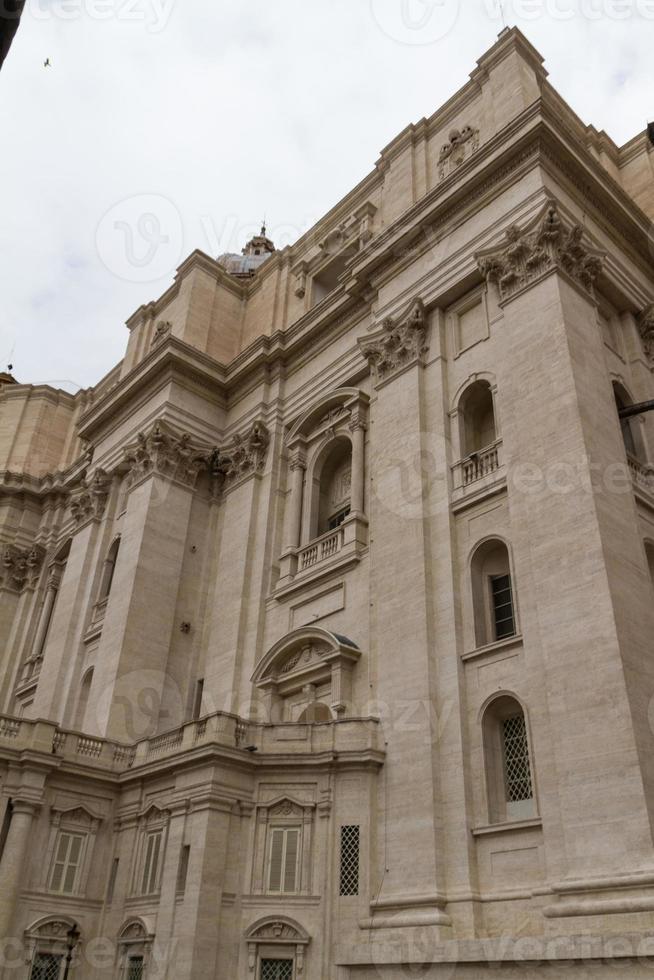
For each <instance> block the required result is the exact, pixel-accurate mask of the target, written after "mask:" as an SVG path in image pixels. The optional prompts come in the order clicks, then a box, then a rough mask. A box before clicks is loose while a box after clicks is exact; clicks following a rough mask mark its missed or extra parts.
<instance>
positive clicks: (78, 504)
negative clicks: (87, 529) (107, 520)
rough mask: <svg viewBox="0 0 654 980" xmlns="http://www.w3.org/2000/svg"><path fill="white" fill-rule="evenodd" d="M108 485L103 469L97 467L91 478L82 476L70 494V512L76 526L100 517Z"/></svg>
mask: <svg viewBox="0 0 654 980" xmlns="http://www.w3.org/2000/svg"><path fill="white" fill-rule="evenodd" d="M110 485H111V480H110V478H109V476H108V475H107V474H106V473H105V471H104V470H103V469H97V470H96V471H95V473H94V474H93V478H92V479H91V480H87V479H86V477H85V476H83V477H82V479H81V480H80V482H79V483H78V485H77V487H75V489H74V490H73V491H72V492H71V495H70V512H71V514H72V515H73V520H74V521H75V524H76V525H77V527H78V528H79V527H81V526H82V525H83V524H86V522H87V521H91V520H99V519H100V518H101V517H102V515H103V514H104V508H105V506H106V503H107V497H108V496H109V488H110Z"/></svg>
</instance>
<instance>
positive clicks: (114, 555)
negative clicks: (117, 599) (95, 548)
mask: <svg viewBox="0 0 654 980" xmlns="http://www.w3.org/2000/svg"><path fill="white" fill-rule="evenodd" d="M119 548H120V537H118V538H115V540H114V541H113V542H112V544H111V547H110V548H109V551H108V553H107V557H106V558H105V560H104V565H103V568H102V578H101V579H100V592H99V594H98V602H104V601H105V599H108V598H109V593H110V592H111V585H112V583H113V580H114V572H115V570H116V561H117V559H118V550H119Z"/></svg>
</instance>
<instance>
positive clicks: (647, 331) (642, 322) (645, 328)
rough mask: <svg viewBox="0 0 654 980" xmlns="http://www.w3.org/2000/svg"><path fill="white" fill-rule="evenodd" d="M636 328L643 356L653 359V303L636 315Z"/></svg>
mask: <svg viewBox="0 0 654 980" xmlns="http://www.w3.org/2000/svg"><path fill="white" fill-rule="evenodd" d="M638 330H639V332H640V339H641V340H642V342H643V350H644V351H645V356H646V357H647V358H648V360H650V361H654V303H652V304H651V306H648V307H647V309H645V310H643V312H642V313H641V314H640V316H639V317H638Z"/></svg>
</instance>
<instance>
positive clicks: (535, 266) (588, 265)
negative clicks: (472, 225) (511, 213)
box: [477, 201, 605, 300]
mask: <svg viewBox="0 0 654 980" xmlns="http://www.w3.org/2000/svg"><path fill="white" fill-rule="evenodd" d="M583 236H584V229H583V228H582V227H581V225H574V226H573V227H572V228H570V229H569V230H566V229H565V228H564V226H563V223H562V221H561V218H560V216H559V212H558V207H557V205H556V203H555V202H554V201H550V202H549V204H548V205H547V208H546V212H545V216H544V217H543V218H542V220H541V221H540V222H539V224H538V226H537V227H536V229H535V230H533V231H528V230H526V229H520V228H518V226H517V225H511V226H510V227H509V228H508V229H507V231H506V239H505V242H504V244H503V245H502V246H501V247H500V248H499V249H497V250H495V251H491V252H487V253H485V254H481V255H479V256H477V260H478V263H479V269H480V271H481V272H482V274H483V275H484V276H485V277H486V279H487V280H488V281H489V282H494V283H496V284H497V287H498V289H499V293H500V299H501V300H508V299H510V298H511V296H513V295H514V294H515V293H517V292H518V291H519V290H520V289H522V288H523V287H524V286H527V285H529V283H530V282H532V281H533V280H535V279H537V278H538V277H539V276H540V275H542V274H543V273H545V272H548V271H549V270H550V269H554V268H557V267H558V268H559V269H563V270H564V271H565V272H567V273H568V275H569V276H571V277H572V278H573V279H575V280H576V281H577V282H578V283H580V285H582V286H583V287H584V288H585V289H586V290H588V292H589V293H590V294H591V295H593V285H594V283H595V280H596V279H597V277H598V276H599V274H600V272H601V271H602V264H603V261H604V257H605V256H604V255H603V253H601V252H598V251H596V250H594V249H591V248H589V247H588V246H587V245H586V244H585V243H584V241H583Z"/></svg>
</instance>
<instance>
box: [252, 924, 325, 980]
mask: <svg viewBox="0 0 654 980" xmlns="http://www.w3.org/2000/svg"><path fill="white" fill-rule="evenodd" d="M245 942H246V944H247V949H248V970H249V972H250V973H251V974H254V975H255V976H256V974H255V970H258V967H259V963H260V962H261V960H262V959H292V960H293V962H294V967H295V975H296V978H299V977H301V976H302V974H303V973H304V961H305V957H306V950H307V946H308V945H309V943H310V942H311V936H310V935H309V933H308V932H307V931H306V930H305V929H303V928H302V926H301V925H300V924H299V923H297V922H295V921H294V920H293V919H290V918H288V916H285V915H270V916H267V917H266V918H265V919H259V921H258V922H255V923H254V924H253V925H251V926H250V928H249V929H248V930H247V932H246V933H245Z"/></svg>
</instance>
